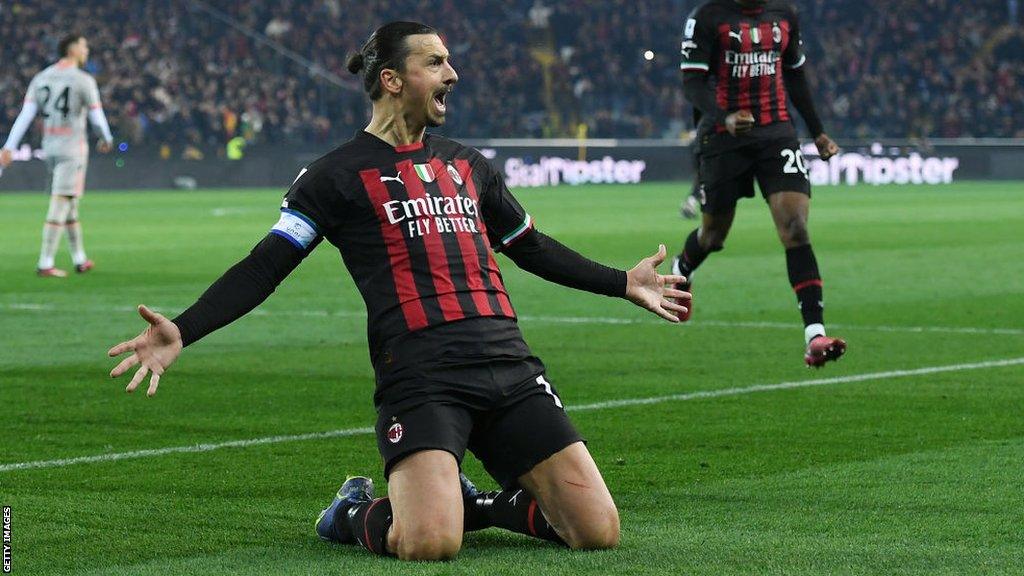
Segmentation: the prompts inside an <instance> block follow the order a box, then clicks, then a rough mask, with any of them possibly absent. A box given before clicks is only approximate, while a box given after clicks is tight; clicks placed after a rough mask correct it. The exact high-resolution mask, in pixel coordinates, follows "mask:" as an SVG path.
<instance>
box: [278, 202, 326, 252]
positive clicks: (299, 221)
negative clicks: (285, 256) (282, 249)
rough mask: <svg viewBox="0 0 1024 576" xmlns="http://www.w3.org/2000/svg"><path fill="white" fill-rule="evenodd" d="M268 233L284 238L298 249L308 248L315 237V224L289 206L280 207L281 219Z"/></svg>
mask: <svg viewBox="0 0 1024 576" xmlns="http://www.w3.org/2000/svg"><path fill="white" fill-rule="evenodd" d="M270 233H271V234H276V235H278V236H280V237H282V238H284V239H285V240H287V241H289V242H291V243H292V244H293V245H295V247H296V248H298V249H300V250H305V249H306V248H309V245H310V244H312V243H313V241H314V240H316V237H317V230H316V224H314V223H313V221H312V220H310V219H309V218H307V217H306V216H305V215H304V214H302V213H301V212H299V211H297V210H291V209H289V208H282V209H281V219H280V220H278V221H277V224H274V227H273V228H271V229H270Z"/></svg>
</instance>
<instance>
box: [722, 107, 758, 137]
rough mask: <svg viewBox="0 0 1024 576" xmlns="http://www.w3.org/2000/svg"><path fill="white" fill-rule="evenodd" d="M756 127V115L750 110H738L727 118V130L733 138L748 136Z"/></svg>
mask: <svg viewBox="0 0 1024 576" xmlns="http://www.w3.org/2000/svg"><path fill="white" fill-rule="evenodd" d="M753 127H754V115H753V114H751V113H750V110H737V111H735V112H733V113H732V114H729V115H728V116H726V117H725V129H726V130H728V131H729V134H732V135H733V136H739V135H740V134H746V133H747V132H750V130H751V129H752V128H753Z"/></svg>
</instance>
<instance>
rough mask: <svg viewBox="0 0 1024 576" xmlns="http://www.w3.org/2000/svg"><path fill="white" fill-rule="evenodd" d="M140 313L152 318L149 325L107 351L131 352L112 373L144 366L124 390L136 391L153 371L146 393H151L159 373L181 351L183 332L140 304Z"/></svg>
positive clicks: (119, 373) (158, 380)
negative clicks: (139, 332) (140, 332)
mask: <svg viewBox="0 0 1024 576" xmlns="http://www.w3.org/2000/svg"><path fill="white" fill-rule="evenodd" d="M139 316H142V319H143V320H145V321H146V322H149V326H148V327H147V328H146V329H145V330H143V331H142V334H139V335H138V336H136V337H135V338H132V339H131V340H128V341H127V342H121V343H120V344H118V345H117V346H114V347H113V348H111V349H110V350H109V351H107V355H108V356H110V357H114V356H120V355H121V354H124V353H125V352H131V353H132V354H131V356H128V357H127V358H125V359H124V360H121V363H120V364H118V365H117V366H115V367H114V369H113V370H111V371H110V377H111V378H117V377H118V376H120V375H121V374H124V373H125V372H127V371H128V369H130V368H131V367H132V366H135V365H137V364H140V365H141V366H139V369H138V370H136V371H135V376H133V377H132V381H131V382H129V383H128V386H127V387H126V388H125V391H126V392H134V391H135V389H136V388H138V387H139V384H141V383H142V381H143V380H144V379H145V378H146V374H149V373H152V376H150V378H149V390H147V391H146V395H147V396H152V395H154V394H156V388H157V386H158V385H159V384H160V376H161V375H162V374H163V373H164V371H166V370H167V368H168V367H169V366H170V365H171V364H173V363H174V360H175V359H177V357H178V355H179V354H181V348H182V343H181V332H180V331H178V327H177V326H175V325H174V322H171V321H170V320H168V319H167V318H165V317H164V316H163V315H162V314H157V313H156V312H153V311H152V310H150V309H149V308H146V307H145V306H141V305H140V306H139Z"/></svg>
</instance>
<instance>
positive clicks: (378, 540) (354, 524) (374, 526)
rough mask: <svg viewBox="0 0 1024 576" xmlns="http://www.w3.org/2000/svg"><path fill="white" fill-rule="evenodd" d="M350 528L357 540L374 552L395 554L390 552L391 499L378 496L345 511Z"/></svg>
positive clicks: (342, 519)
mask: <svg viewBox="0 0 1024 576" xmlns="http://www.w3.org/2000/svg"><path fill="white" fill-rule="evenodd" d="M344 513H345V514H346V515H347V518H339V520H341V521H347V523H348V528H349V529H350V530H351V531H352V536H353V537H354V538H355V539H356V542H357V543H358V544H359V545H360V546H362V547H363V548H366V549H367V550H369V551H370V552H372V553H374V554H379V555H381V556H394V554H392V553H390V552H388V529H389V528H391V523H392V516H391V500H389V499H387V498H377V499H376V500H372V501H370V502H362V503H359V504H356V505H355V506H352V507H350V508H349V509H348V510H346V511H345V512H344Z"/></svg>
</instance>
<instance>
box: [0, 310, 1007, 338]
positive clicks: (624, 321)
mask: <svg viewBox="0 0 1024 576" xmlns="http://www.w3.org/2000/svg"><path fill="white" fill-rule="evenodd" d="M0 308H7V309H10V310H19V311H23V312H25V311H27V312H102V313H105V314H106V313H111V312H134V311H135V308H134V307H132V306H112V307H107V306H102V307H100V306H91V307H90V306H76V307H73V308H72V307H68V308H57V307H55V306H53V305H52V304H40V303H11V304H4V303H0ZM151 308H152V309H153V310H156V311H157V312H162V313H168V314H170V313H171V310H175V311H180V310H183V309H184V308H167V307H152V306H151ZM249 314H250V315H252V316H264V317H267V316H269V317H274V316H299V317H310V318H365V317H366V312H365V311H364V310H359V311H356V310H264V309H262V308H258V309H256V310H253V311H252V312H250V313H249ZM519 320H521V321H523V322H540V323H547V324H597V325H616V326H618V325H631V324H650V325H658V326H671V324H670V323H668V322H665V321H664V320H659V319H656V318H644V317H637V318H615V317H607V316H532V315H529V314H527V315H524V316H520V317H519ZM708 326H710V327H721V328H754V329H767V330H800V324H799V323H797V322H792V323H790V322H752V321H742V320H737V321H733V320H695V321H692V322H688V323H687V324H686V327H693V328H702V327H708ZM829 328H830V329H834V330H866V331H869V332H896V333H903V332H906V333H912V334H926V333H935V334H989V335H996V336H1024V328H982V327H973V326H872V325H860V324H831V323H830V324H829Z"/></svg>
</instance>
